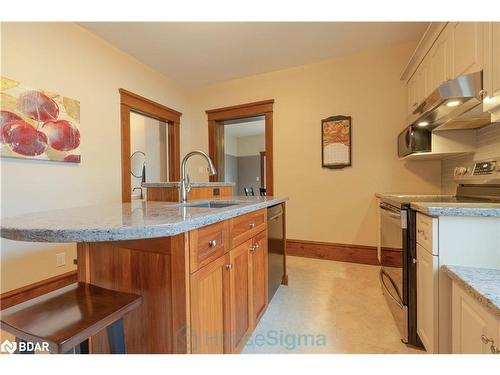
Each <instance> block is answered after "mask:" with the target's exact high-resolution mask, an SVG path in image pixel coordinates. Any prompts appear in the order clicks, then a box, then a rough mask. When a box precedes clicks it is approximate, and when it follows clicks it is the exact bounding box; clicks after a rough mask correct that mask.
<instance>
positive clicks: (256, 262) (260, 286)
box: [250, 231, 268, 326]
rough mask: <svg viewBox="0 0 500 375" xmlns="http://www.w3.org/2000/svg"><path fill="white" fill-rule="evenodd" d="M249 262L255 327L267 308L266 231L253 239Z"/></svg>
mask: <svg viewBox="0 0 500 375" xmlns="http://www.w3.org/2000/svg"><path fill="white" fill-rule="evenodd" d="M250 261H251V278H252V293H251V295H252V320H253V325H254V326H255V325H256V324H257V323H258V321H259V320H260V318H261V317H262V315H263V314H264V311H265V310H266V307H267V298H268V289H267V283H268V280H267V269H268V264H267V231H263V232H260V233H259V234H258V235H257V236H255V237H254V239H253V245H252V249H251V257H250Z"/></svg>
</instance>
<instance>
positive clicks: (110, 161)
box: [1, 23, 189, 292]
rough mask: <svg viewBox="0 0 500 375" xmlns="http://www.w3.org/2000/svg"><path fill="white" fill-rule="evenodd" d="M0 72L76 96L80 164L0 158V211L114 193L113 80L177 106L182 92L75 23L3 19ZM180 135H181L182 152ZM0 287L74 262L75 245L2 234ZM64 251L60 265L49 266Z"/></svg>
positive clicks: (183, 105)
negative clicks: (29, 240)
mask: <svg viewBox="0 0 500 375" xmlns="http://www.w3.org/2000/svg"><path fill="white" fill-rule="evenodd" d="M1 28H2V32H1V58H2V66H1V73H2V74H3V75H5V76H7V77H10V78H13V79H15V80H17V81H20V82H21V83H23V84H24V85H26V86H30V87H36V88H43V89H45V90H48V91H51V92H56V93H60V94H63V95H65V96H68V97H71V98H75V99H78V100H80V102H81V127H80V130H81V137H82V138H81V139H82V143H81V154H82V162H81V164H79V165H74V164H63V163H56V162H40V161H33V160H14V159H1V167H2V171H1V176H2V182H1V187H2V208H1V209H2V217H5V216H10V215H16V214H24V213H29V212H34V211H40V210H49V209H57V208H64V207H72V206H80V205H90V204H97V203H103V202H110V201H120V199H121V195H120V194H121V172H120V162H121V161H120V157H121V156H120V139H121V138H120V122H119V113H120V111H119V94H118V89H119V88H120V87H123V88H126V89H128V90H130V91H133V92H136V93H138V94H141V95H144V96H146V97H148V98H150V99H153V100H155V101H158V102H160V103H162V104H165V105H167V106H169V107H171V108H174V109H176V110H178V111H180V112H182V113H184V115H183V117H182V118H181V133H183V132H184V131H185V128H184V124H187V123H189V116H188V114H187V113H186V112H187V102H186V100H185V95H184V93H183V92H182V91H181V90H180V89H178V88H177V86H176V85H175V84H174V83H173V82H171V81H169V80H168V79H166V78H165V77H164V76H163V75H161V74H159V73H157V72H155V71H154V70H152V69H150V68H148V67H146V66H145V65H143V64H141V63H139V62H138V61H136V60H134V59H132V58H131V57H130V56H128V55H126V54H124V53H123V52H121V51H119V50H117V49H116V48H114V47H112V46H110V45H109V44H107V43H105V42H104V41H102V40H101V39H99V38H97V37H95V36H94V35H93V34H90V33H89V32H87V31H85V30H84V29H82V28H80V27H79V26H77V25H75V24H70V23H62V24H61V23H60V24H56V23H53V24H49V23H29V24H22V23H3V24H2V25H1ZM184 140H187V138H185V137H182V139H181V152H182V153H184V152H185V150H186V142H185V141H184ZM1 246H2V248H1V291H2V292H3V291H7V290H11V289H14V288H17V287H20V286H23V285H26V284H30V283H33V282H35V281H38V280H41V279H45V278H48V277H51V276H54V275H56V274H59V273H62V272H66V271H68V270H70V269H73V268H74V266H73V265H72V259H73V258H74V257H75V247H74V245H72V244H62V245H50V244H38V243H27V242H15V241H8V240H4V239H2V240H1ZM61 251H65V252H66V253H67V255H66V263H67V266H66V267H62V268H55V254H56V253H58V252H61Z"/></svg>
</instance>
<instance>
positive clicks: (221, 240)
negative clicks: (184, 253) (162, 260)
mask: <svg viewBox="0 0 500 375" xmlns="http://www.w3.org/2000/svg"><path fill="white" fill-rule="evenodd" d="M227 251H229V223H228V221H227V220H226V221H223V222H220V223H216V224H212V225H208V226H206V227H203V228H199V229H195V230H193V231H191V232H189V264H190V271H191V273H193V272H195V271H196V270H198V269H200V268H201V267H203V266H205V265H207V264H208V263H210V262H211V261H212V260H214V259H217V258H218V257H220V256H221V255H224V253H226V252H227Z"/></svg>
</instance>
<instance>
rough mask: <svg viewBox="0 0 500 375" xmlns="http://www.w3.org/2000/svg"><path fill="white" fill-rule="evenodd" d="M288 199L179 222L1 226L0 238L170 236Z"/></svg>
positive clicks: (60, 239)
mask: <svg viewBox="0 0 500 375" xmlns="http://www.w3.org/2000/svg"><path fill="white" fill-rule="evenodd" d="M288 199H289V198H288V197H279V198H273V199H272V200H268V201H263V202H255V203H250V204H245V205H244V206H242V207H236V208H233V209H229V210H225V211H222V212H213V213H207V214H206V215H203V216H200V217H197V218H193V219H189V220H185V221H180V222H178V223H167V224H154V225H149V226H138V227H119V228H107V229H103V228H99V229H95V228H91V229H75V230H72V229H47V228H43V229H15V228H8V227H7V228H5V227H2V233H1V237H2V238H6V239H9V240H14V241H26V242H45V243H46V242H51V243H70V242H106V241H124V240H137V239H148V238H158V237H171V236H175V235H177V234H180V233H185V232H188V231H190V230H193V229H197V228H201V227H203V226H206V225H210V224H215V223H218V222H220V221H224V220H228V219H231V218H233V217H237V216H241V215H244V214H247V213H250V212H254V211H257V210H260V209H263V208H267V207H270V206H273V205H276V204H279V203H283V202H286V201H287V200H288ZM245 203H246V202H245Z"/></svg>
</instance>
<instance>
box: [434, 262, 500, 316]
mask: <svg viewBox="0 0 500 375" xmlns="http://www.w3.org/2000/svg"><path fill="white" fill-rule="evenodd" d="M442 269H443V270H444V271H445V272H446V273H447V274H448V275H449V276H450V278H451V279H452V280H453V281H455V282H457V283H458V284H459V285H460V286H461V287H463V288H464V289H465V290H466V291H467V293H469V294H470V295H471V296H473V297H474V298H475V299H477V300H478V301H479V302H480V303H481V304H482V305H484V306H486V307H487V308H488V309H489V310H491V311H492V313H493V314H495V315H497V316H500V270H496V269H488V268H476V267H466V266H451V265H445V266H442Z"/></svg>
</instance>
